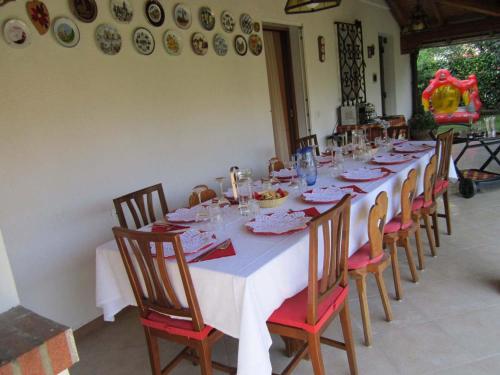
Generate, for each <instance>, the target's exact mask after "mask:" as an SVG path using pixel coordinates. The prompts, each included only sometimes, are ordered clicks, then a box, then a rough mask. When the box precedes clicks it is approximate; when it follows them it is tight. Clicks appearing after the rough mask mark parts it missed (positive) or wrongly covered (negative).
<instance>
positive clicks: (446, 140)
mask: <svg viewBox="0 0 500 375" xmlns="http://www.w3.org/2000/svg"><path fill="white" fill-rule="evenodd" d="M452 148H453V129H450V130H448V131H446V132H444V133H441V134H439V135H438V136H437V142H436V154H437V155H439V164H438V169H437V179H439V180H448V172H449V170H450V160H451V151H452Z"/></svg>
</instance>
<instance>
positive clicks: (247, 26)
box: [240, 13, 253, 34]
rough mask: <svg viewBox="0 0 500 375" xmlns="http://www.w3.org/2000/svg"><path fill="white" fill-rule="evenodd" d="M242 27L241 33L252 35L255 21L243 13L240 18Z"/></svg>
mask: <svg viewBox="0 0 500 375" xmlns="http://www.w3.org/2000/svg"><path fill="white" fill-rule="evenodd" d="M240 27H241V31H243V32H244V33H245V34H250V33H251V32H252V31H253V20H252V17H250V16H249V15H248V14H246V13H243V14H242V15H241V16H240Z"/></svg>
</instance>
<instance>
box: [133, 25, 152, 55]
mask: <svg viewBox="0 0 500 375" xmlns="http://www.w3.org/2000/svg"><path fill="white" fill-rule="evenodd" d="M132 39H133V42H134V47H135V49H136V50H137V52H139V53H140V54H142V55H151V54H152V53H153V51H154V50H155V38H154V37H153V34H151V32H150V31H149V30H148V29H146V28H144V27H138V28H137V29H135V31H134V35H133V38H132Z"/></svg>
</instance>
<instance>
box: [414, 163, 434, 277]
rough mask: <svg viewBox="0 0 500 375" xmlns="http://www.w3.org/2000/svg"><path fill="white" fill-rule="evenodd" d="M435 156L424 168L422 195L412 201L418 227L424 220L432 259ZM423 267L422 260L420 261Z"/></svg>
mask: <svg viewBox="0 0 500 375" xmlns="http://www.w3.org/2000/svg"><path fill="white" fill-rule="evenodd" d="M436 167H437V155H432V157H431V160H430V161H429V163H428V164H427V166H426V167H425V174H424V193H423V194H422V195H420V196H418V197H417V198H415V200H414V201H413V206H412V211H413V216H414V220H415V222H416V223H417V224H418V225H420V222H421V219H423V220H424V228H425V231H426V233H427V239H428V240H429V247H430V249H431V254H432V256H433V257H435V256H436V247H435V246H434V238H433V235H432V225H431V218H435V217H436V213H437V204H436V200H435V199H434V182H435V180H436ZM420 263H421V264H422V268H423V267H424V259H422V260H421V261H420Z"/></svg>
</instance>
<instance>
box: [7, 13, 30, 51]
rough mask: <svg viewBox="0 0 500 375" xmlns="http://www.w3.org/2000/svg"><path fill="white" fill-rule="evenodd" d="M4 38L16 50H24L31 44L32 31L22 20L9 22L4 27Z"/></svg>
mask: <svg viewBox="0 0 500 375" xmlns="http://www.w3.org/2000/svg"><path fill="white" fill-rule="evenodd" d="M3 37H4V38H5V41H6V42H7V44H9V45H10V46H11V47H14V48H24V47H27V46H29V45H30V44H31V31H30V29H29V28H28V25H26V24H25V23H24V22H23V21H21V20H17V19H11V20H8V21H7V22H6V23H5V25H4V27H3Z"/></svg>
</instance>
